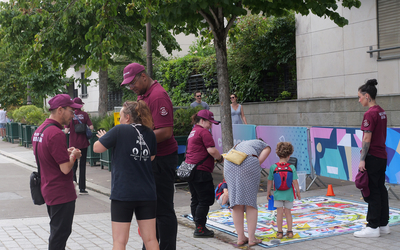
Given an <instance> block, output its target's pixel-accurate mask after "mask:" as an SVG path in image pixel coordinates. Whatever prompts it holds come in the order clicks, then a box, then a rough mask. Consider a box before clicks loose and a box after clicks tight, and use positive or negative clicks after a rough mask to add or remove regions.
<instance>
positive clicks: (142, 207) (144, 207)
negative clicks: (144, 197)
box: [111, 200, 157, 222]
mask: <svg viewBox="0 0 400 250" xmlns="http://www.w3.org/2000/svg"><path fill="white" fill-rule="evenodd" d="M156 210H157V201H117V200H111V221H114V222H131V221H132V218H133V212H135V216H136V220H149V219H154V218H156Z"/></svg>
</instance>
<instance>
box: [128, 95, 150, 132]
mask: <svg viewBox="0 0 400 250" xmlns="http://www.w3.org/2000/svg"><path fill="white" fill-rule="evenodd" d="M123 107H124V109H123V113H124V114H125V115H130V116H131V119H132V121H131V122H134V123H136V124H142V125H143V126H146V127H148V128H150V129H153V127H154V123H153V118H152V116H151V111H150V109H149V107H148V106H147V104H146V103H145V102H144V101H142V100H139V101H137V102H134V101H126V102H124V104H123Z"/></svg>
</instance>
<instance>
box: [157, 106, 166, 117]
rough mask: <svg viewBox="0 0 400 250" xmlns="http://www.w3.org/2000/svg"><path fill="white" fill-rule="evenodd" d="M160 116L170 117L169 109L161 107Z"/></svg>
mask: <svg viewBox="0 0 400 250" xmlns="http://www.w3.org/2000/svg"><path fill="white" fill-rule="evenodd" d="M159 113H160V115H162V116H166V115H168V109H167V108H166V107H161V108H160V110H159Z"/></svg>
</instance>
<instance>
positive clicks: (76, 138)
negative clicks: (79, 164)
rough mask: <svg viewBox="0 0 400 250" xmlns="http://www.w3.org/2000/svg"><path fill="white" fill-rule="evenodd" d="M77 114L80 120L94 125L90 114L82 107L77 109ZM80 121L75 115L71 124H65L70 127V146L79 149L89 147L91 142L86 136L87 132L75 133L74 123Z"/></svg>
mask: <svg viewBox="0 0 400 250" xmlns="http://www.w3.org/2000/svg"><path fill="white" fill-rule="evenodd" d="M75 115H76V116H77V117H78V118H79V120H81V122H82V123H83V124H87V125H88V126H90V125H92V121H91V120H90V118H89V115H88V114H87V113H86V112H84V111H82V110H80V109H76V110H75ZM78 123H79V121H78V119H76V117H75V116H74V118H73V119H72V120H71V122H70V123H69V125H68V126H65V127H66V128H69V129H70V133H69V146H70V147H75V148H79V149H83V148H87V147H89V145H90V144H89V140H88V139H87V137H86V133H79V134H78V133H75V126H74V125H75V124H78Z"/></svg>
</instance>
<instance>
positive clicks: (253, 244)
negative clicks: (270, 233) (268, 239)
mask: <svg viewBox="0 0 400 250" xmlns="http://www.w3.org/2000/svg"><path fill="white" fill-rule="evenodd" d="M260 243H262V240H260V239H256V240H255V241H249V246H250V247H252V246H255V245H258V244H260Z"/></svg>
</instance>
